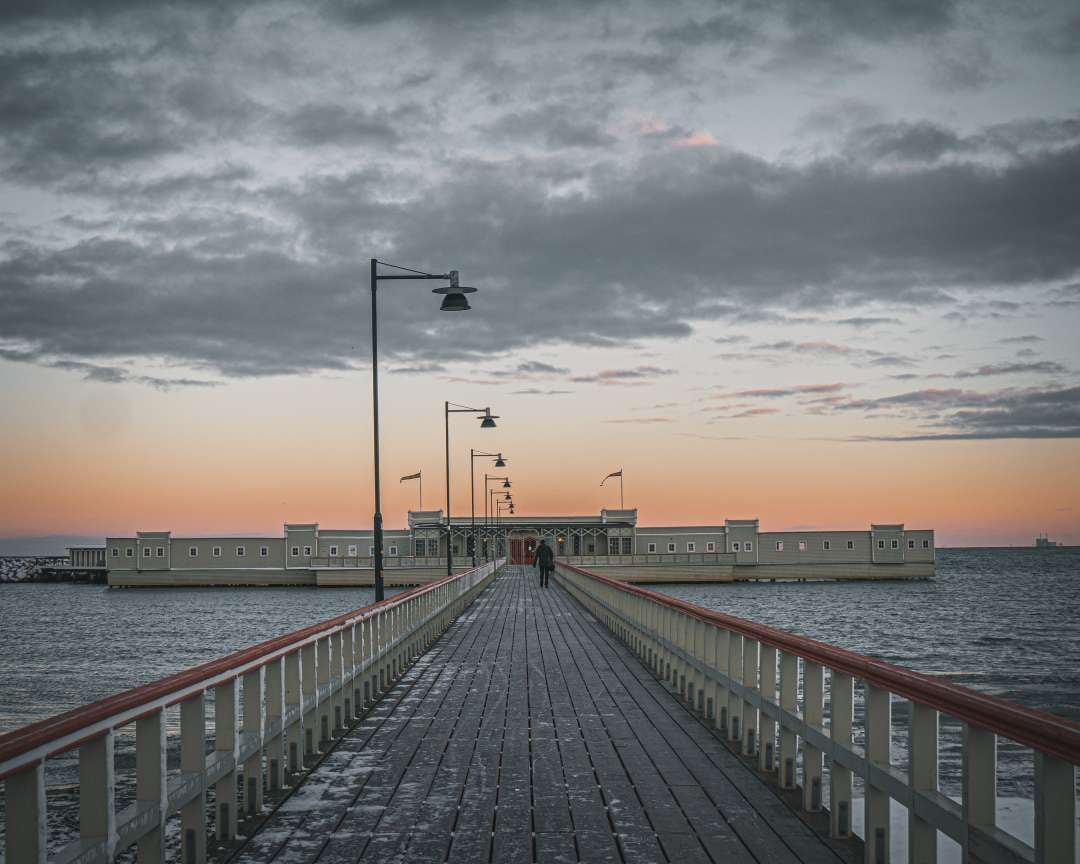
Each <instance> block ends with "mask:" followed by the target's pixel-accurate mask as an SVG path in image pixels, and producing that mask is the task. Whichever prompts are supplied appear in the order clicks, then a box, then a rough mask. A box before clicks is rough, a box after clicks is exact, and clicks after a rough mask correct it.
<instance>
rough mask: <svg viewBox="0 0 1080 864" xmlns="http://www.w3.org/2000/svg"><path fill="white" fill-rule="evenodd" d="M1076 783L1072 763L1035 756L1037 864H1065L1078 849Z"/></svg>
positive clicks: (1049, 757)
mask: <svg viewBox="0 0 1080 864" xmlns="http://www.w3.org/2000/svg"><path fill="white" fill-rule="evenodd" d="M1075 783H1076V779H1075V776H1074V769H1073V766H1072V764H1071V763H1069V762H1066V761H1064V760H1063V759H1055V758H1054V757H1053V756H1047V755H1046V754H1045V753H1038V752H1036V754H1035V864H1066V862H1069V864H1071V862H1072V861H1073V850H1074V849H1075V848H1076V794H1075V789H1076V786H1075Z"/></svg>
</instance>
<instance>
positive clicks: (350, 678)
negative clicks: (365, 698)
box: [341, 624, 360, 726]
mask: <svg viewBox="0 0 1080 864" xmlns="http://www.w3.org/2000/svg"><path fill="white" fill-rule="evenodd" d="M355 638H356V625H355V624H350V625H349V626H348V627H346V628H345V629H344V630H342V631H341V676H342V677H341V692H342V693H343V694H344V699H343V702H344V704H345V711H344V714H345V721H344V722H345V725H346V726H351V725H352V721H353V719H354V718H355V717H356V714H357V712H358V711H359V710H360V704H359V700H358V699H357V698H356V683H355V682H356V644H355V641H354V640H355Z"/></svg>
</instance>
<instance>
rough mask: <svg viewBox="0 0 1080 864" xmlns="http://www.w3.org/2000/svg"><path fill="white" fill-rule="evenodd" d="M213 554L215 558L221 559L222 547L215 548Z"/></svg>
mask: <svg viewBox="0 0 1080 864" xmlns="http://www.w3.org/2000/svg"><path fill="white" fill-rule="evenodd" d="M211 554H213V556H214V557H215V558H220V557H221V547H220V546H215V547H214V548H213V550H212V553H211Z"/></svg>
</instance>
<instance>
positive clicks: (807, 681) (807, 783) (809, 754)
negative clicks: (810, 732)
mask: <svg viewBox="0 0 1080 864" xmlns="http://www.w3.org/2000/svg"><path fill="white" fill-rule="evenodd" d="M823 679H824V670H823V669H822V666H821V664H820V663H814V662H812V661H810V660H807V661H805V662H804V663H803V722H805V723H806V725H807V726H809V727H811V728H813V729H817V730H819V731H823V720H822V718H823V716H824V711H823V708H822V704H823V701H824V694H825V687H824V680H823ZM802 748H803V809H804V810H806V811H808V812H811V813H816V812H817V811H818V810H820V809H821V776H822V771H821V767H822V753H821V749H820V748H819V747H815V746H814V745H813V744H811V743H810V741H809V740H807V739H803V742H802Z"/></svg>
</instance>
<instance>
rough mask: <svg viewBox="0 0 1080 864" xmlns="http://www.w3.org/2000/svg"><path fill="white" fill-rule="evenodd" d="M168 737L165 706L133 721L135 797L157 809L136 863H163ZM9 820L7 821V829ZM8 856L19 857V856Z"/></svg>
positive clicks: (140, 802) (143, 803)
mask: <svg viewBox="0 0 1080 864" xmlns="http://www.w3.org/2000/svg"><path fill="white" fill-rule="evenodd" d="M167 753H168V739H167V737H166V728H165V710H164V709H159V710H157V711H154V712H153V713H152V714H148V715H147V716H146V717H140V718H139V719H138V720H136V721H135V800H136V801H138V802H139V804H140V805H145V806H148V807H153V808H154V809H156V810H157V816H158V823H157V827H156V828H154V829H153V830H152V831H150V832H148V833H146V834H144V835H143V836H142V837H140V838H139V841H138V847H137V851H138V859H139V864H165V817H166V815H167V811H168V804H169V792H168V774H167V773H166V755H167ZM10 826H11V823H10V821H9V822H8V827H9V829H10ZM8 860H9V861H12V860H16V861H19V860H22V859H19V858H15V859H12V858H11V856H10V855H9V856H8Z"/></svg>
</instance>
